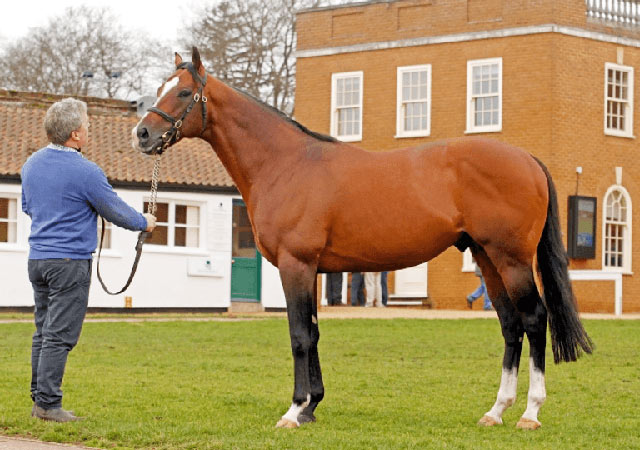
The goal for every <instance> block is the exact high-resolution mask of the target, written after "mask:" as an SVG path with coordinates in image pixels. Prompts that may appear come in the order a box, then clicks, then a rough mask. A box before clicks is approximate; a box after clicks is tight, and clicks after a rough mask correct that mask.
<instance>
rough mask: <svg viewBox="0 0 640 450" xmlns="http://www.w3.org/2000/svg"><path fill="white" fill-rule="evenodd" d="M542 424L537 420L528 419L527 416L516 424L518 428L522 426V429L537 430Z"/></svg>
mask: <svg viewBox="0 0 640 450" xmlns="http://www.w3.org/2000/svg"><path fill="white" fill-rule="evenodd" d="M541 426H542V424H541V423H540V422H538V421H537V420H531V419H527V418H525V417H522V418H521V419H520V420H519V421H518V424H517V425H516V428H520V429H521V430H537V429H538V428H540V427H541Z"/></svg>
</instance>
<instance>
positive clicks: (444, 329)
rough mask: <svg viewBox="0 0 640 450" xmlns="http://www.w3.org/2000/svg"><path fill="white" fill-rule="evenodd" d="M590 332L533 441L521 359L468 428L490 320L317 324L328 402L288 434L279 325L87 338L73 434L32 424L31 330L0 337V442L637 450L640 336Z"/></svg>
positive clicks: (557, 372)
mask: <svg viewBox="0 0 640 450" xmlns="http://www.w3.org/2000/svg"><path fill="white" fill-rule="evenodd" d="M585 326H586V328H587V331H588V332H589V333H590V335H591V337H592V338H593V340H594V342H595V343H596V346H597V348H596V352H595V354H594V355H593V356H588V357H584V358H582V359H581V360H580V361H578V362H577V363H571V364H562V365H559V366H555V365H553V364H552V363H549V366H548V368H547V401H546V403H545V405H544V406H543V408H542V410H541V412H540V416H539V419H540V420H541V422H542V424H543V425H542V428H541V429H539V430H537V431H533V432H531V431H522V430H517V429H516V428H515V424H516V422H517V421H518V419H519V417H520V415H521V414H522V413H523V412H524V409H525V405H526V397H527V394H526V392H527V387H528V384H529V380H528V345H525V351H524V352H523V360H522V365H521V370H520V374H521V376H520V385H519V386H518V400H517V402H516V404H515V405H514V406H513V407H512V408H511V409H509V410H508V411H507V412H506V413H505V415H504V421H505V425H504V426H502V427H493V428H481V427H478V426H476V422H477V421H478V419H480V417H482V415H483V414H484V413H485V412H486V411H488V410H489V408H490V407H491V405H492V404H493V402H494V400H495V396H496V393H497V389H498V384H499V380H500V371H501V361H502V348H503V341H502V337H501V334H500V330H499V325H498V321H497V320H482V319H478V320H407V319H395V320H355V319H354V320H338V319H333V320H331V319H327V320H323V321H321V323H320V332H321V334H322V336H321V340H320V357H321V363H322V367H323V369H324V373H323V376H324V382H325V389H326V395H325V399H324V401H323V402H322V403H321V404H320V406H319V407H318V410H317V411H316V416H317V418H318V421H317V422H316V423H315V424H308V425H305V426H303V427H302V428H300V429H297V430H286V429H276V428H275V427H274V426H275V424H276V422H277V420H278V419H279V418H280V416H281V415H282V414H284V413H285V412H286V410H287V409H288V407H289V405H290V403H291V393H292V390H293V375H292V365H293V363H292V358H291V352H290V346H289V333H288V330H287V322H286V320H285V319H265V320H254V321H241V322H181V321H176V322H142V323H86V324H85V326H84V330H83V334H82V337H81V339H80V344H79V345H78V347H76V349H75V350H74V351H73V352H71V353H70V355H69V361H68V364H67V372H66V375H65V380H64V384H63V389H64V392H65V398H64V407H65V408H68V409H73V410H74V411H75V412H76V414H79V415H82V416H86V417H87V420H85V421H83V422H78V423H72V424H54V423H45V422H41V421H36V420H34V419H31V418H30V417H29V412H30V410H31V400H30V398H29V389H28V386H29V379H30V372H31V371H30V336H31V333H32V332H33V326H32V325H31V324H27V323H10V324H0V434H5V435H23V436H31V437H35V438H37V439H42V440H46V441H58V442H79V443H82V444H84V445H88V446H94V447H100V448H117V449H139V448H154V449H198V450H204V449H265V448H266V449H269V448H271V449H289V448H290V449H358V450H363V449H395V448H415V449H431V448H434V449H436V448H464V449H466V448H474V449H475V448H489V449H491V448H505V449H522V448H532V449H533V448H535V449H554V450H557V449H564V448H571V449H579V448H584V449H591V448H593V449H605V448H606V449H631V448H640V431H639V430H640V414H639V413H638V409H637V408H638V401H639V400H640V321H617V320H609V321H605V320H601V321H595V320H594V321H586V322H585ZM548 353H550V350H549V351H548ZM548 359H551V358H550V357H548Z"/></svg>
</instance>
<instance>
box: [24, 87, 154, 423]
mask: <svg viewBox="0 0 640 450" xmlns="http://www.w3.org/2000/svg"><path fill="white" fill-rule="evenodd" d="M44 127H45V130H46V132H47V137H48V139H49V140H50V141H51V143H50V144H49V145H47V146H46V147H45V148H43V149H41V150H39V151H37V152H36V153H34V154H33V155H31V156H30V157H29V159H28V160H27V162H26V163H25V164H24V166H23V167H22V209H23V211H24V212H25V213H27V214H28V215H29V216H30V217H31V221H32V223H31V234H30V236H29V247H30V252H29V265H28V267H29V281H31V284H32V286H33V292H34V300H35V325H36V331H35V333H34V335H33V342H32V351H31V369H32V377H31V398H32V400H33V401H34V405H33V410H32V412H31V415H32V416H34V417H37V418H39V419H42V420H51V421H55V422H71V421H76V420H80V418H79V417H76V416H75V415H74V414H73V413H72V412H70V411H66V410H64V409H62V390H61V389H60V387H61V385H62V376H63V374H64V369H65V365H66V362H67V355H68V353H69V352H70V351H71V349H72V348H73V347H75V345H76V344H77V342H78V338H79V337H80V331H81V329H82V323H83V321H84V317H85V314H86V311H87V303H88V299H89V285H90V283H91V263H92V259H91V258H92V253H93V252H94V251H95V249H96V245H97V240H98V233H97V217H98V214H99V215H101V216H102V217H104V218H105V219H107V220H108V221H110V222H112V223H114V224H116V225H118V226H121V227H123V228H127V229H129V230H139V231H142V230H146V231H152V230H153V229H154V227H155V222H156V219H155V217H154V216H152V215H151V214H141V213H139V212H137V211H136V210H134V209H133V208H131V207H130V206H129V205H127V204H126V203H125V202H124V201H123V200H122V199H120V197H118V195H117V194H116V193H115V192H114V191H113V188H112V187H111V185H110V184H109V182H108V181H107V178H106V176H105V174H104V172H103V171H102V170H101V169H100V168H99V167H98V166H97V165H96V164H94V163H93V162H90V161H88V160H86V159H84V157H83V156H82V153H81V151H82V148H83V147H85V146H86V145H87V143H88V141H89V121H88V118H87V105H86V104H85V103H84V102H81V101H79V100H75V99H72V98H66V99H64V100H62V101H59V102H56V103H54V104H53V105H52V106H51V107H50V108H49V110H48V111H47V113H46V115H45V119H44Z"/></svg>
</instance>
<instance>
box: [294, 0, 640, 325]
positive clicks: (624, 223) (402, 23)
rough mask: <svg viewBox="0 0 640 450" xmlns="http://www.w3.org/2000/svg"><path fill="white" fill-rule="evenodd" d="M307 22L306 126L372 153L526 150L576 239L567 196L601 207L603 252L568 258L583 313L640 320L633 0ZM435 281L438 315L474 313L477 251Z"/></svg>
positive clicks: (407, 11) (351, 10) (461, 5)
mask: <svg viewBox="0 0 640 450" xmlns="http://www.w3.org/2000/svg"><path fill="white" fill-rule="evenodd" d="M297 19H298V22H297V23H298V25H297V27H298V48H297V57H298V59H297V94H296V107H295V116H296V119H297V120H298V121H300V122H302V123H304V124H305V125H306V126H308V127H310V128H312V129H314V130H318V131H324V132H327V133H330V134H332V135H333V136H336V137H338V138H340V139H343V140H347V141H351V142H355V143H356V145H359V146H361V147H363V148H366V149H369V150H373V151H385V150H388V149H395V148H401V147H409V146H414V145H418V144H421V143H425V142H431V141H436V140H440V139H444V138H451V137H459V136H464V135H483V136H486V137H491V138H494V139H497V140H501V141H506V142H509V143H511V144H514V145H517V146H520V147H523V148H524V149H526V150H527V151H529V152H531V153H532V154H533V155H535V156H537V157H539V158H540V159H541V160H542V161H543V162H544V163H545V164H546V165H547V166H548V167H549V169H550V171H551V173H552V175H553V178H554V181H555V183H556V187H557V189H558V194H559V202H560V209H561V218H562V219H561V220H562V225H563V229H564V231H565V239H566V240H568V238H569V234H568V219H567V216H568V209H569V208H568V200H567V199H568V197H569V196H572V195H575V194H576V193H577V194H579V195H580V196H586V197H594V198H595V199H596V209H595V210H593V209H591V208H590V207H587V208H586V209H584V210H582V212H581V214H586V216H587V219H588V218H589V217H588V216H589V214H591V216H592V217H593V218H594V219H595V233H592V234H589V233H588V232H587V235H586V239H587V240H588V241H589V244H590V245H593V244H595V255H594V257H591V258H584V257H580V258H572V259H571V266H570V268H571V276H572V278H573V280H574V289H575V291H576V294H577V298H578V303H579V307H580V310H581V311H592V312H614V311H615V312H617V313H620V312H637V311H640V276H639V275H634V272H633V262H634V260H637V257H638V256H640V244H639V243H638V238H637V237H638V236H640V235H639V234H638V233H639V232H640V230H639V229H638V226H639V224H638V222H639V221H638V220H636V221H632V203H633V200H636V201H637V199H640V163H639V162H638V156H639V154H638V144H639V142H638V138H637V134H638V133H640V123H639V118H640V114H639V113H636V112H635V110H636V109H638V107H637V106H636V105H637V104H638V102H635V101H634V95H633V93H634V85H635V79H636V78H637V72H638V71H636V70H635V68H636V67H639V66H640V6H639V5H638V4H636V2H630V1H622V0H613V1H608V2H605V1H601V0H586V1H585V0H562V1H558V0H412V1H408V0H407V1H369V2H363V3H357V4H351V5H344V6H338V7H329V8H319V9H311V10H305V11H301V12H300V13H299V14H298V17H297ZM398 182H401V180H398ZM525 207H526V206H525ZM381 214H384V212H383V211H382V212H381ZM581 226H583V225H581ZM583 231H584V230H583ZM587 231H589V230H587ZM633 236H636V239H635V241H634V240H632V237H633ZM583 243H584V242H583ZM636 264H637V262H636ZM427 272H428V275H427V273H425V274H424V276H425V278H427V277H428V295H429V299H430V301H431V302H432V303H433V304H434V305H435V306H436V307H438V308H465V307H466V302H465V296H466V294H468V293H469V292H471V291H472V290H473V289H474V288H475V287H476V285H477V283H478V281H477V278H475V276H474V275H473V263H472V262H471V260H470V258H469V257H468V256H465V255H461V254H460V253H459V252H458V251H457V250H455V249H453V248H452V249H449V250H447V251H446V252H445V253H443V254H442V255H440V256H438V257H437V258H436V259H434V260H433V261H431V262H430V263H429V264H428V269H427Z"/></svg>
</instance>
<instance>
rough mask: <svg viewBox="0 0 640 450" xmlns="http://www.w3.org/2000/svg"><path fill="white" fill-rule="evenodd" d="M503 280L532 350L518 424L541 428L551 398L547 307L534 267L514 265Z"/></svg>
mask: <svg viewBox="0 0 640 450" xmlns="http://www.w3.org/2000/svg"><path fill="white" fill-rule="evenodd" d="M503 279H504V282H505V285H506V286H507V290H508V292H509V295H510V297H511V299H512V300H513V301H514V303H515V306H516V309H517V310H518V313H519V314H520V317H521V320H522V324H523V325H524V330H525V332H526V333H527V339H528V340H529V349H530V351H529V355H530V356H529V394H528V396H527V409H526V411H525V412H524V414H523V415H522V418H521V419H520V421H519V422H518V425H517V426H518V428H524V429H533V430H535V429H536V428H539V427H540V422H539V421H538V411H540V408H541V407H542V404H543V403H544V401H545V399H546V397H547V393H546V388H545V379H544V373H545V348H546V346H547V309H546V308H545V306H544V304H543V303H542V299H541V298H540V295H539V294H538V289H537V287H536V284H535V281H534V278H533V270H532V268H531V266H528V267H527V266H524V267H523V266H515V267H510V268H508V269H506V270H505V271H504V274H503Z"/></svg>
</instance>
